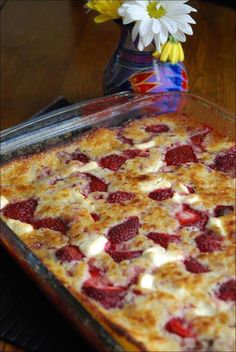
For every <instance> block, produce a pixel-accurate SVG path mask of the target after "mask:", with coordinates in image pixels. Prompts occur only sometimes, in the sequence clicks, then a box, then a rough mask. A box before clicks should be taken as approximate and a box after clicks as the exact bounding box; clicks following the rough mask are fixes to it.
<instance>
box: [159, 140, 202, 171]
mask: <svg viewBox="0 0 236 352" xmlns="http://www.w3.org/2000/svg"><path fill="white" fill-rule="evenodd" d="M165 162H166V164H167V165H168V166H170V165H183V164H187V163H197V162H198V160H197V157H196V155H195V153H194V151H193V149H192V147H191V146H190V145H181V146H179V147H175V148H172V149H170V150H168V151H167V153H166V156H165Z"/></svg>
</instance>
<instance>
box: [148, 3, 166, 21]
mask: <svg viewBox="0 0 236 352" xmlns="http://www.w3.org/2000/svg"><path fill="white" fill-rule="evenodd" d="M158 4H159V1H151V2H150V3H149V4H148V6H147V11H148V14H149V16H150V17H151V18H161V17H163V16H164V15H165V13H166V10H165V9H164V8H163V7H162V6H160V7H159V6H158Z"/></svg>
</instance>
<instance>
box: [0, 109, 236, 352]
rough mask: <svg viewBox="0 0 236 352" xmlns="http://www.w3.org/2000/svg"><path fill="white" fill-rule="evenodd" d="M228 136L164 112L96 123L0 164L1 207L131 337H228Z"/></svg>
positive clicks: (91, 304) (182, 341) (191, 342)
mask: <svg viewBox="0 0 236 352" xmlns="http://www.w3.org/2000/svg"><path fill="white" fill-rule="evenodd" d="M233 145H234V144H233V142H232V141H230V140H228V139H227V138H225V137H223V136H221V135H220V134H219V133H217V132H215V131H212V129H210V128H209V127H208V126H199V125H196V123H195V122H194V121H192V120H191V119H190V118H189V117H187V116H179V115H175V114H169V115H161V116H157V117H152V118H145V119H141V120H135V121H131V122H129V123H127V124H126V125H124V126H122V127H120V128H116V129H109V128H99V129H96V130H94V131H92V132H89V133H88V134H86V135H84V136H82V137H81V138H79V139H78V140H75V141H74V142H73V143H70V144H67V145H63V146H59V147H56V148H54V149H51V150H49V151H47V152H44V153H41V154H35V155H32V156H30V157H29V158H26V159H19V160H16V161H13V162H11V163H8V164H6V165H5V166H3V167H2V169H1V183H2V184H1V193H2V196H1V207H2V210H1V215H2V218H3V219H4V220H5V221H6V223H7V224H8V225H9V226H10V227H11V228H12V229H13V231H14V232H15V233H16V234H17V235H18V236H19V237H20V238H21V239H22V240H23V241H24V242H25V243H26V245H27V246H28V247H29V248H30V249H31V250H32V251H33V252H34V253H35V254H36V255H37V256H38V257H39V258H40V259H41V260H42V261H43V263H44V264H45V265H46V266H47V267H48V268H49V270H51V271H52V272H53V273H54V274H55V275H56V276H57V277H58V278H59V280H60V281H61V282H62V283H63V284H64V285H65V286H66V287H67V288H68V289H69V290H70V291H71V293H72V294H74V295H75V296H76V297H77V298H78V300H79V301H81V302H82V303H83V304H85V306H86V307H87V308H88V309H89V310H90V311H93V312H95V313H96V314H95V315H96V316H99V319H101V320H102V321H106V322H108V324H109V325H110V326H113V328H114V327H115V326H116V328H114V329H115V331H116V332H117V331H123V335H124V336H127V337H128V339H129V340H130V341H132V343H134V345H136V346H141V347H140V349H143V350H144V349H146V350H150V351H151V350H155V351H186V350H199V351H218V350H219V346H220V350H222V351H228V350H232V349H233V347H232V346H234V334H233V325H234V324H235V315H234V309H235V308H234V299H233V297H234V294H235V281H234V280H235V279H234V277H235V262H234V254H235V233H236V231H235V211H234V210H235V184H234V179H233V176H234V170H233V166H234V165H235V164H234V161H233V160H234V159H233V158H235V149H234V147H233Z"/></svg>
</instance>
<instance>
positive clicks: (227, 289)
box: [217, 279, 236, 301]
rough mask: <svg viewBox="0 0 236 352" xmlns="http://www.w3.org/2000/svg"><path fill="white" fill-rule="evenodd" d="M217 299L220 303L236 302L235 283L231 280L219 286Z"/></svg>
mask: <svg viewBox="0 0 236 352" xmlns="http://www.w3.org/2000/svg"><path fill="white" fill-rule="evenodd" d="M217 297H218V298H219V299H221V300H222V301H236V281H235V280H234V279H231V280H228V281H225V282H224V283H223V284H221V285H220V287H219V289H218V292H217Z"/></svg>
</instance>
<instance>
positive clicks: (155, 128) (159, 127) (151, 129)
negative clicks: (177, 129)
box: [145, 124, 170, 133]
mask: <svg viewBox="0 0 236 352" xmlns="http://www.w3.org/2000/svg"><path fill="white" fill-rule="evenodd" d="M169 130H170V128H169V127H168V126H167V125H164V124H160V125H151V126H147V127H146V128H145V131H146V132H153V133H164V132H169Z"/></svg>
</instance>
